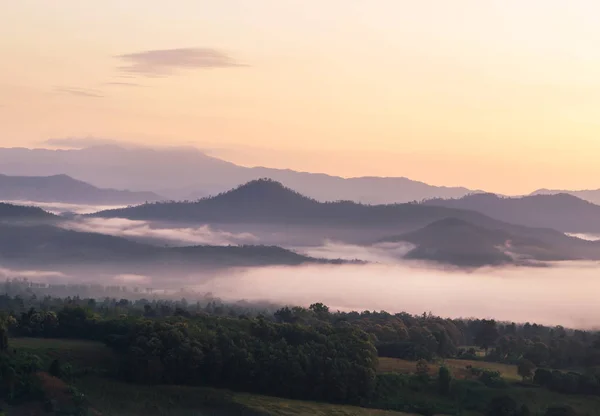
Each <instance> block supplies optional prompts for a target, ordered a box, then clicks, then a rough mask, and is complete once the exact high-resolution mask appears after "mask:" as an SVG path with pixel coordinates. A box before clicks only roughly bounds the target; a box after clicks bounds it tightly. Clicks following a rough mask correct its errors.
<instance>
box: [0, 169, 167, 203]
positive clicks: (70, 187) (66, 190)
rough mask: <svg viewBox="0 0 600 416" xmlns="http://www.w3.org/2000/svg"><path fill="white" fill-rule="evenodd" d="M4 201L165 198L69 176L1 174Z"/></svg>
mask: <svg viewBox="0 0 600 416" xmlns="http://www.w3.org/2000/svg"><path fill="white" fill-rule="evenodd" d="M0 198H2V199H3V200H6V201H36V202H66V203H73V204H102V205H126V204H139V203H142V202H145V201H160V200H162V199H164V198H162V197H161V196H159V195H157V194H155V193H154V192H132V191H120V190H116V189H101V188H97V187H95V186H92V185H90V184H88V183H86V182H82V181H78V180H76V179H73V178H71V177H70V176H67V175H53V176H8V175H1V174H0Z"/></svg>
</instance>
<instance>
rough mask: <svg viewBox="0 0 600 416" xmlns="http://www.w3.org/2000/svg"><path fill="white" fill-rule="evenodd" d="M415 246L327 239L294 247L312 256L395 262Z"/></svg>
mask: <svg viewBox="0 0 600 416" xmlns="http://www.w3.org/2000/svg"><path fill="white" fill-rule="evenodd" d="M414 248H415V246H414V245H412V244H409V243H403V242H399V243H381V244H375V245H373V246H357V245H352V244H344V243H338V242H334V241H325V243H324V244H323V245H321V246H318V247H294V250H295V251H297V252H300V253H302V254H305V255H307V256H310V257H317V258H323V259H334V260H335V259H343V260H363V261H368V262H372V263H383V264H393V263H398V262H400V261H402V259H403V257H404V256H406V254H407V253H408V252H410V251H411V250H412V249H414Z"/></svg>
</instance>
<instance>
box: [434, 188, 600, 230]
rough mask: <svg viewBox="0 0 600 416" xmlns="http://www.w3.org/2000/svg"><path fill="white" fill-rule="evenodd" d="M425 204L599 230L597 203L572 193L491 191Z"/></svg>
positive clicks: (515, 221)
mask: <svg viewBox="0 0 600 416" xmlns="http://www.w3.org/2000/svg"><path fill="white" fill-rule="evenodd" d="M424 204H425V205H427V206H438V207H439V206H443V207H448V208H458V209H469V210H473V211H478V212H480V213H482V214H485V215H488V216H490V217H492V218H496V219H498V220H501V221H506V222H509V223H513V224H521V225H526V226H529V227H547V228H554V229H556V230H559V231H563V232H572V233H577V232H579V233H586V232H599V231H600V206H598V205H594V204H592V203H590V202H587V201H584V200H582V199H579V198H577V197H575V196H573V195H568V194H556V195H533V196H525V197H518V198H504V197H499V196H497V195H494V194H476V195H468V196H465V197H463V198H460V199H448V200H444V199H434V200H430V201H425V202H424Z"/></svg>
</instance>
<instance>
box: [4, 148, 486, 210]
mask: <svg viewBox="0 0 600 416" xmlns="http://www.w3.org/2000/svg"><path fill="white" fill-rule="evenodd" d="M0 173H3V174H5V175H12V176H55V175H61V174H63V175H69V176H71V177H72V178H76V179H78V180H81V181H85V182H87V183H89V184H91V185H93V186H96V187H100V188H109V189H128V190H130V191H152V192H153V193H154V194H150V195H131V194H130V195H129V196H131V199H132V203H134V202H136V201H137V202H142V201H145V200H149V201H153V200H158V199H161V198H160V197H158V195H161V196H164V197H166V198H170V199H176V200H184V199H189V200H193V199H197V198H200V197H204V196H207V195H214V194H217V193H219V192H223V191H226V190H228V189H231V188H233V187H234V186H237V185H239V184H240V183H245V182H248V181H251V180H254V179H259V178H263V177H269V178H272V179H274V180H277V181H280V182H282V183H284V184H285V185H286V186H289V187H291V188H293V189H295V190H297V191H299V192H302V193H303V194H305V195H307V196H309V197H311V198H315V199H317V200H319V201H336V200H352V201H356V202H363V203H368V204H384V203H396V202H409V201H420V200H423V199H429V198H434V197H441V198H457V197H461V196H464V195H466V194H468V193H472V192H476V191H473V190H469V189H466V188H462V187H443V186H432V185H428V184H426V183H423V182H418V181H413V180H410V179H407V178H402V177H391V178H380V177H359V178H348V179H346V178H342V177H338V176H331V175H326V174H320V173H306V172H296V171H293V170H286V169H271V168H264V167H252V168H250V167H243V166H238V165H235V164H233V163H230V162H227V161H224V160H220V159H217V158H215V157H211V156H208V155H206V154H205V153H203V152H201V151H199V150H198V149H195V148H163V149H149V148H124V147H119V146H115V145H105V146H96V147H89V148H84V149H72V150H50V149H26V148H0ZM63 180H64V178H63ZM40 181H41V180H40ZM38 186H40V187H41V185H38ZM156 194H157V195H156ZM58 195H60V194H58ZM107 196H108V194H107ZM125 196H126V195H125V194H121V197H123V199H124V200H125V199H127V198H125ZM111 197H112V198H114V199H115V200H117V199H118V198H117V196H116V195H115V194H113V195H112V196H111ZM70 198H74V194H71V196H70ZM90 198H92V196H90ZM95 198H96V197H95V196H93V199H92V200H93V201H96V199H95ZM138 198H141V199H138ZM4 199H6V198H4ZM82 199H85V198H82ZM63 202H66V201H63ZM85 202H88V201H85ZM94 203H95V202H94ZM105 204H109V202H105Z"/></svg>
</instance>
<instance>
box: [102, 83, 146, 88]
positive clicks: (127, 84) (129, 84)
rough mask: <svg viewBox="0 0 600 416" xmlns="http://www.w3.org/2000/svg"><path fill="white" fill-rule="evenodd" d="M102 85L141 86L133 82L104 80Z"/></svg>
mask: <svg viewBox="0 0 600 416" xmlns="http://www.w3.org/2000/svg"><path fill="white" fill-rule="evenodd" d="M103 85H111V86H115V87H143V85H141V84H136V83H135V82H105V83H104V84H103Z"/></svg>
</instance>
